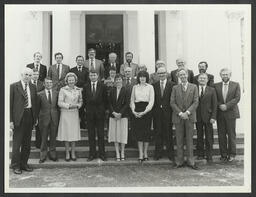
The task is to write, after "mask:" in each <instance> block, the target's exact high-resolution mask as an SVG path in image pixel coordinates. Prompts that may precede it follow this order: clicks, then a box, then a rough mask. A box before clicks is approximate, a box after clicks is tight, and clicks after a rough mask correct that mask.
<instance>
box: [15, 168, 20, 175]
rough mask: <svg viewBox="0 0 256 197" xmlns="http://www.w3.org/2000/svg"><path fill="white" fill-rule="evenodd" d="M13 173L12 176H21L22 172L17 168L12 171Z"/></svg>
mask: <svg viewBox="0 0 256 197" xmlns="http://www.w3.org/2000/svg"><path fill="white" fill-rule="evenodd" d="M13 173H14V174H22V171H21V169H19V168H14V169H13Z"/></svg>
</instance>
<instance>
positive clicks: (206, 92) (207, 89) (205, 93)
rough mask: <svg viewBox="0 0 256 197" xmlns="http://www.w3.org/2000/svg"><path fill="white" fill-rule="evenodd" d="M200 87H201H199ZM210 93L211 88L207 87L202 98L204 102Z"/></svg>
mask: <svg viewBox="0 0 256 197" xmlns="http://www.w3.org/2000/svg"><path fill="white" fill-rule="evenodd" d="M198 87H199V86H198ZM198 91H200V90H198ZM208 92H209V87H208V86H206V87H205V90H204V94H203V96H202V98H201V99H202V100H204V99H205V98H206V95H207V94H208Z"/></svg>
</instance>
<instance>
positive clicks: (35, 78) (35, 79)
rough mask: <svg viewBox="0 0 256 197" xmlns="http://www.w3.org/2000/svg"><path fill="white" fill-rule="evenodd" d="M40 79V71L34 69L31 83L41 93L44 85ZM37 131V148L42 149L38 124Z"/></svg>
mask: <svg viewBox="0 0 256 197" xmlns="http://www.w3.org/2000/svg"><path fill="white" fill-rule="evenodd" d="M38 77H39V72H38V70H36V69H34V70H33V76H32V79H31V83H33V84H34V85H35V86H36V92H40V91H42V90H43V89H44V84H43V82H42V81H40V80H39V79H38ZM35 130H36V148H40V147H41V133H40V129H39V126H38V124H37V125H36V126H35Z"/></svg>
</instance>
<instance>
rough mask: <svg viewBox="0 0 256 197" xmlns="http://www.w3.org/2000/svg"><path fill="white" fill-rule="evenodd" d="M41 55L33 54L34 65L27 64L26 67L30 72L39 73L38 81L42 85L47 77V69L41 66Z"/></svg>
mask: <svg viewBox="0 0 256 197" xmlns="http://www.w3.org/2000/svg"><path fill="white" fill-rule="evenodd" d="M41 60H42V55H41V53H39V52H36V53H34V63H31V64H28V65H27V67H28V68H31V69H32V70H34V69H36V70H37V71H38V72H39V80H40V81H41V82H42V83H43V81H44V78H45V77H46V75H47V68H46V66H45V65H43V64H41Z"/></svg>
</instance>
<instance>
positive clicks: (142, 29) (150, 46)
mask: <svg viewBox="0 0 256 197" xmlns="http://www.w3.org/2000/svg"><path fill="white" fill-rule="evenodd" d="M154 28H155V27H154V11H151V10H149V11H138V40H137V41H138V54H139V64H146V66H147V68H148V72H149V73H153V72H155V32H154Z"/></svg>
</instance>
